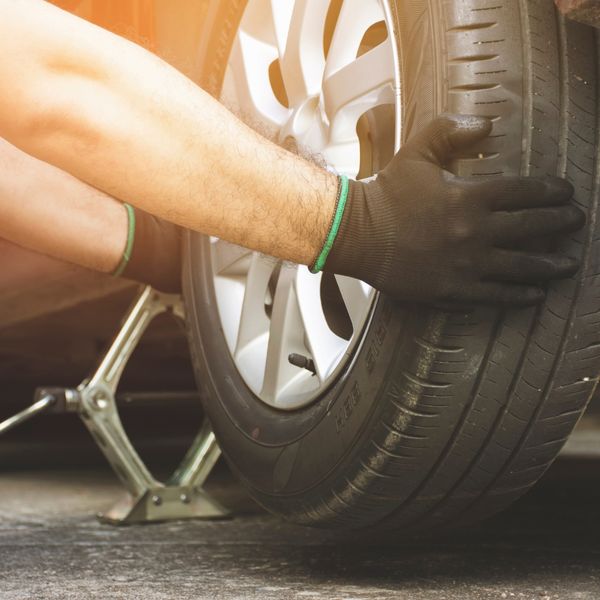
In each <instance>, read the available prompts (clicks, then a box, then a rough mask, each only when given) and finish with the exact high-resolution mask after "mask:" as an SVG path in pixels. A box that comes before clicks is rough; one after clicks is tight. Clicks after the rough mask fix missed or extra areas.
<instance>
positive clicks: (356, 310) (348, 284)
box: [335, 275, 374, 332]
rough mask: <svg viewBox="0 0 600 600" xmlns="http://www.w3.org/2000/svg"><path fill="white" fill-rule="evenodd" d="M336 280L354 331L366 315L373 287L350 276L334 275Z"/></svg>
mask: <svg viewBox="0 0 600 600" xmlns="http://www.w3.org/2000/svg"><path fill="white" fill-rule="evenodd" d="M335 278H336V281H337V283H338V286H339V288H340V293H341V294H342V298H343V300H344V304H345V305H346V310H347V311H348V315H349V316H350V320H351V321H352V326H353V327H354V331H355V332H356V331H357V330H358V329H359V328H360V326H361V325H362V323H364V320H365V318H366V316H367V313H368V311H369V308H370V307H371V301H372V299H373V294H374V291H373V288H372V287H370V286H369V285H367V284H366V283H363V282H362V281H359V280H358V279H352V278H351V277H344V276H342V275H336V277H335Z"/></svg>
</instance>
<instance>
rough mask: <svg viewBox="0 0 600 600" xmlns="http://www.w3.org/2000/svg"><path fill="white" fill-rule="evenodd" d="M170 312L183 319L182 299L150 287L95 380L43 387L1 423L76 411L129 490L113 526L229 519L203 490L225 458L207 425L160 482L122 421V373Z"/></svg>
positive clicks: (1, 426)
mask: <svg viewBox="0 0 600 600" xmlns="http://www.w3.org/2000/svg"><path fill="white" fill-rule="evenodd" d="M165 312H170V313H172V314H173V315H174V316H176V317H179V318H183V304H182V301H181V298H180V297H179V296H170V295H166V294H160V293H158V292H155V291H154V290H153V289H152V288H150V287H147V288H145V289H144V290H143V291H142V292H141V293H140V295H139V297H138V298H137V300H136V301H135V302H134V304H133V306H132V307H131V309H130V311H129V313H128V314H127V316H126V318H125V320H124V322H123V324H122V326H121V329H120V330H119V332H118V333H117V335H116V337H115V339H114V341H113V343H112V344H111V346H110V348H109V349H108V351H107V352H106V354H105V355H104V357H103V358H102V360H101V361H100V364H99V366H98V368H97V370H96V372H95V373H94V374H93V375H92V377H90V378H89V379H87V380H85V381H84V382H83V383H82V384H81V385H80V386H79V387H78V388H77V389H64V388H41V389H39V390H37V392H36V398H35V403H34V404H33V405H32V407H30V408H29V409H27V410H25V411H23V412H22V413H20V414H19V415H16V416H15V417H13V418H12V419H9V420H8V421H6V422H5V423H0V434H2V433H4V432H5V431H8V430H9V429H12V428H14V427H15V426H17V425H19V424H20V423H22V422H24V421H25V420H27V419H29V418H31V417H33V416H35V415H36V414H40V413H42V412H55V413H56V412H61V413H67V412H77V413H78V414H79V415H80V417H81V418H82V420H83V422H84V424H85V425H86V427H87V428H88V429H89V431H90V433H91V434H92V436H93V438H94V440H95V441H96V443H97V444H98V447H99V448H100V450H101V451H102V453H103V454H104V456H105V457H106V458H107V460H108V462H109V463H110V464H111V466H112V468H113V469H114V471H115V473H116V474H117V476H118V477H119V479H120V480H121V482H122V483H123V485H124V486H125V488H126V490H127V493H126V495H125V496H124V497H123V498H122V499H121V500H119V501H118V502H117V503H116V504H115V505H114V506H113V507H112V508H111V509H110V510H108V511H106V512H105V513H103V514H99V515H98V517H99V518H100V520H101V521H102V522H105V523H110V524H112V525H130V524H133V523H150V522H157V521H170V520H179V519H197V518H202V519H223V518H227V517H229V516H230V514H229V512H228V511H227V509H225V508H224V507H223V506H221V505H220V504H219V503H218V502H217V501H216V500H214V499H213V498H211V497H210V496H209V495H208V494H207V492H206V491H205V490H204V489H203V485H204V483H205V482H206V479H207V478H208V475H209V474H210V472H211V471H212V469H213V467H214V465H215V463H216V462H217V460H218V458H219V456H220V454H221V451H220V449H219V446H218V444H217V441H216V439H215V436H214V434H213V432H212V430H211V428H210V425H209V424H208V422H207V421H205V422H204V424H203V426H202V428H201V430H200V433H199V434H198V435H197V436H196V439H195V440H194V443H193V444H192V446H191V448H190V449H189V450H188V452H187V454H186V456H185V457H184V459H183V462H182V463H181V465H180V466H179V468H178V469H177V470H176V471H175V473H174V474H173V476H172V477H171V478H170V479H169V481H168V482H166V483H161V482H159V481H157V480H155V479H154V477H153V476H152V475H151V473H150V471H149V470H148V468H147V467H146V466H145V464H144V463H143V462H142V460H141V458H140V457H139V455H138V453H137V452H136V450H135V449H134V447H133V446H132V444H131V442H130V441H129V438H128V437H127V435H126V433H125V430H124V429H123V425H122V424H121V420H120V418H119V413H118V408H117V402H116V392H117V386H118V384H119V381H120V379H121V376H122V374H123V371H124V370H125V367H126V365H127V362H128V361H129V359H130V358H131V355H132V354H133V352H134V350H135V348H136V347H137V345H138V344H139V342H140V340H141V339H142V337H143V335H144V333H145V332H146V330H147V328H148V326H149V325H150V323H151V322H152V321H153V320H154V318H155V317H156V316H158V315H159V314H162V313H165Z"/></svg>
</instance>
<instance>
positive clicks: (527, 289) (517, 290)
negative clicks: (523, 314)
mask: <svg viewBox="0 0 600 600" xmlns="http://www.w3.org/2000/svg"><path fill="white" fill-rule="evenodd" d="M545 297H546V293H545V291H544V290H543V289H542V288H540V287H537V286H533V285H516V284H509V283H500V282H492V281H490V282H480V283H476V284H472V285H470V286H469V289H468V291H467V290H465V293H464V294H462V295H460V297H459V295H458V294H457V295H456V296H455V297H454V298H448V299H447V300H446V303H449V304H486V305H496V306H523V307H525V306H534V305H536V304H539V303H540V302H542V301H543V300H544V298H545Z"/></svg>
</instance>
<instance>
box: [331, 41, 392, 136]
mask: <svg viewBox="0 0 600 600" xmlns="http://www.w3.org/2000/svg"><path fill="white" fill-rule="evenodd" d="M323 96H324V102H325V112H326V114H327V116H328V118H329V121H330V127H331V130H330V139H331V141H333V142H334V143H341V142H346V141H351V140H352V139H355V138H356V124H357V122H358V119H359V118H360V117H361V115H363V114H364V113H365V112H367V111H368V110H370V109H372V108H374V107H376V106H380V105H382V104H393V103H394V102H395V100H396V95H395V90H394V64H393V54H392V51H391V41H390V40H389V39H388V40H386V41H385V42H384V43H382V44H379V45H378V46H376V47H375V48H373V50H370V51H369V52H367V53H366V54H363V55H362V56H360V57H359V58H357V59H356V60H354V61H352V62H351V63H350V64H348V65H346V66H345V67H342V68H341V69H340V70H339V71H336V72H335V73H333V74H332V75H329V76H328V77H327V78H326V79H325V80H324V82H323Z"/></svg>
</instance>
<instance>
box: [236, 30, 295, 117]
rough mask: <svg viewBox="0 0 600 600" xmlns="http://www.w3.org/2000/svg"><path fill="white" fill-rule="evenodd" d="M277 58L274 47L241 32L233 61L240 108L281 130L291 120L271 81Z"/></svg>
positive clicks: (237, 102) (248, 114)
mask: <svg viewBox="0 0 600 600" xmlns="http://www.w3.org/2000/svg"><path fill="white" fill-rule="evenodd" d="M277 56H278V52H277V49H276V48H275V46H272V45H270V44H267V43H265V42H263V41H261V40H258V39H256V38H254V37H252V36H250V35H248V34H246V33H244V32H240V34H239V35H238V36H237V38H236V41H235V43H234V46H233V49H232V51H231V58H230V73H231V74H232V76H233V79H234V83H235V93H236V104H237V106H238V108H239V109H240V110H241V111H242V113H243V114H244V115H246V116H249V117H250V118H251V119H253V120H256V121H257V122H260V123H263V124H267V125H269V126H271V127H281V126H282V125H283V123H284V122H285V121H286V119H287V116H288V110H287V109H286V108H285V107H284V106H282V105H281V104H280V103H279V101H278V100H277V98H276V97H275V94H274V92H273V88H272V87H271V81H270V79H269V66H270V65H271V63H272V62H273V61H275V60H277Z"/></svg>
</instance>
